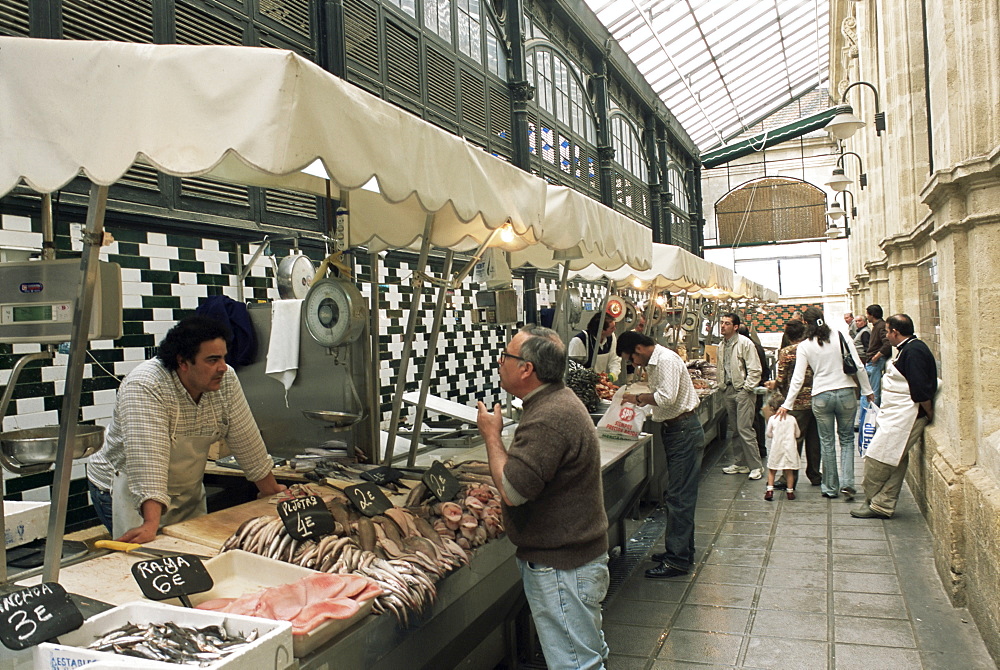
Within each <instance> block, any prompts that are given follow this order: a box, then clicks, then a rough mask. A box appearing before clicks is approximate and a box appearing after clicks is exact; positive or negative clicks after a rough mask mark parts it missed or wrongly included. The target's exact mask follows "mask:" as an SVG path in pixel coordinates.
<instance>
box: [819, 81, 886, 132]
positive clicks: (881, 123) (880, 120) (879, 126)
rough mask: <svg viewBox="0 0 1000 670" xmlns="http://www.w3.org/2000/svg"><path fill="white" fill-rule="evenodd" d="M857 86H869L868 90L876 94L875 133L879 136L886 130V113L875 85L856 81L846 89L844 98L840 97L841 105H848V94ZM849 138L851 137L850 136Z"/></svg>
mask: <svg viewBox="0 0 1000 670" xmlns="http://www.w3.org/2000/svg"><path fill="white" fill-rule="evenodd" d="M855 86H867V87H868V88H870V89H871V90H872V93H874V94H875V133H876V134H877V135H881V134H882V131H883V130H885V112H883V111H882V108H881V107H879V104H878V89H877V88H875V86H874V85H873V84H870V83H868V82H867V81H856V82H854V83H853V84H850V85H849V86H848V87H847V88H845V89H844V94H843V95H842V96H840V102H841V104H844V105H846V104H847V92H848V91H850V90H851V89H852V88H854V87H855ZM838 116H839V115H838ZM852 116H853V110H852ZM855 118H856V117H855ZM834 120H836V117H834ZM831 123H832V121H831ZM828 127H829V126H828ZM853 134H854V133H853V132H852V133H851V135H853ZM848 137H850V135H848ZM842 139H847V138H842Z"/></svg>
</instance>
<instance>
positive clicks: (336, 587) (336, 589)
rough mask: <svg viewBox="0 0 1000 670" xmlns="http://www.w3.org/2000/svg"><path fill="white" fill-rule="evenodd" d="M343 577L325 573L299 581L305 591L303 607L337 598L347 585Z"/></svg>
mask: <svg viewBox="0 0 1000 670" xmlns="http://www.w3.org/2000/svg"><path fill="white" fill-rule="evenodd" d="M344 577H345V575H339V574H336V573H326V572H319V573H317V574H315V575H309V576H308V577H304V578H303V579H302V580H301V582H304V583H305V591H306V601H305V603H304V604H303V606H305V605H311V604H312V603H315V602H320V601H321V600H328V599H330V598H336V597H337V596H339V595H340V594H341V592H342V591H343V590H344V586H346V585H347V581H346V580H345V579H344Z"/></svg>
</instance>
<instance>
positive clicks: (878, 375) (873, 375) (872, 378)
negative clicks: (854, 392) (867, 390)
mask: <svg viewBox="0 0 1000 670" xmlns="http://www.w3.org/2000/svg"><path fill="white" fill-rule="evenodd" d="M865 372H867V373H868V381H869V382H871V385H872V392H873V393H874V394H875V404H876V405H878V406H879V407H881V406H882V373H883V372H885V359H884V358H880V359H878V361H876V362H875V363H872V362H871V361H868V362H867V363H865ZM861 406H862V407H865V408H867V407H868V398H866V397H864V396H861Z"/></svg>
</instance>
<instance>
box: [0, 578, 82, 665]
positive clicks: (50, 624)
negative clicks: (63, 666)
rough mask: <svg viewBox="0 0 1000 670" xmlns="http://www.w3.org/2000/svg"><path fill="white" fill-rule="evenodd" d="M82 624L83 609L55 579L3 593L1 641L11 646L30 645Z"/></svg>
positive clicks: (11, 647)
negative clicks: (81, 612) (81, 609)
mask: <svg viewBox="0 0 1000 670" xmlns="http://www.w3.org/2000/svg"><path fill="white" fill-rule="evenodd" d="M81 625H83V615H82V614H80V610H79V609H77V607H76V605H75V604H74V603H73V601H72V600H70V599H69V596H68V595H67V594H66V589H64V588H63V587H61V586H60V585H59V584H56V583H55V582H43V583H42V584H39V585H37V586H29V587H27V588H24V589H21V590H20V591H14V592H13V593H8V594H7V595H5V596H2V597H0V642H3V644H4V646H5V647H7V648H8V649H13V650H15V651H18V650H20V649H27V648H28V647H33V646H35V645H36V644H38V643H40V642H45V641H46V640H51V639H52V638H54V637H56V636H58V635H62V634H63V633H68V632H69V631H71V630H76V629H77V628H79V627H80V626H81Z"/></svg>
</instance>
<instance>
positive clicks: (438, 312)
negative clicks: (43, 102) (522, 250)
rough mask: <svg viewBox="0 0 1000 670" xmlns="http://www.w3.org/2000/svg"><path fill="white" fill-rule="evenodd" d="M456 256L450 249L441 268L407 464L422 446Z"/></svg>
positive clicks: (413, 462) (410, 465)
mask: <svg viewBox="0 0 1000 670" xmlns="http://www.w3.org/2000/svg"><path fill="white" fill-rule="evenodd" d="M454 258H455V252H454V251H452V250H451V249H448V251H447V252H445V255H444V267H443V268H442V270H441V278H442V279H444V280H445V281H444V282H443V283H442V284H441V286H440V287H439V288H438V299H437V304H436V305H435V306H434V324H433V325H432V326H431V334H430V337H429V338H428V340H427V353H426V354H424V366H423V370H422V374H421V376H420V399H419V400H418V402H417V413H416V415H415V417H414V419H413V432H412V433H411V435H410V455H409V457H408V458H407V459H406V465H408V466H409V467H411V468H412V467H413V466H414V465H415V464H416V459H417V447H418V446H420V431H421V425H422V424H423V422H424V413H425V411H426V409H427V392H428V390H429V388H430V385H431V373H433V372H434V355H435V354H436V353H437V341H438V335H440V333H441V323H442V322H443V321H444V308H445V305H446V304H447V303H448V289H449V284H448V278H449V277H451V263H452V260H453V259H454Z"/></svg>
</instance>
